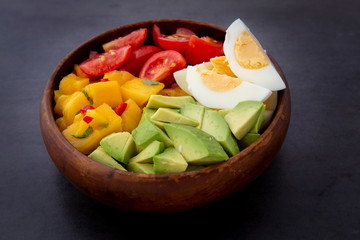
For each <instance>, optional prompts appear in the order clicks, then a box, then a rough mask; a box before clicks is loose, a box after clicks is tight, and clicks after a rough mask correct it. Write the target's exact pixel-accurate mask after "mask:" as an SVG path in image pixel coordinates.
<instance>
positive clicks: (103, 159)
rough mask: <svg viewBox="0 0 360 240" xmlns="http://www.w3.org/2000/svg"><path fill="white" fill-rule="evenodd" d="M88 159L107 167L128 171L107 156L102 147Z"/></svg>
mask: <svg viewBox="0 0 360 240" xmlns="http://www.w3.org/2000/svg"><path fill="white" fill-rule="evenodd" d="M88 157H89V158H91V159H92V160H94V161H97V162H99V163H101V164H104V165H106V166H109V167H112V168H116V169H119V170H123V171H126V169H125V168H124V167H123V166H122V165H121V164H120V163H118V162H117V161H116V160H115V159H113V158H112V157H111V156H110V155H109V154H107V153H106V152H105V151H104V149H103V148H102V147H101V146H99V147H97V148H96V149H95V150H94V151H93V152H92V153H90V154H89V156H88Z"/></svg>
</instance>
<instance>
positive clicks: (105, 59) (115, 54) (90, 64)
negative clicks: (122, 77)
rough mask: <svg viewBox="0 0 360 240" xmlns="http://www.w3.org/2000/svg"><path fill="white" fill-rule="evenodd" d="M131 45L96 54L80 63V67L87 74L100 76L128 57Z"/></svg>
mask: <svg viewBox="0 0 360 240" xmlns="http://www.w3.org/2000/svg"><path fill="white" fill-rule="evenodd" d="M130 53H131V46H129V45H127V46H125V47H122V48H118V49H115V50H110V51H108V52H104V53H102V54H98V55H96V56H94V57H92V58H89V59H87V60H85V61H84V62H82V63H80V64H79V66H80V69H81V71H83V72H84V73H85V74H86V75H88V76H101V75H103V74H105V73H107V72H110V71H112V70H115V69H118V68H119V67H120V66H121V65H123V64H124V63H125V62H126V60H127V59H128V58H129V56H130Z"/></svg>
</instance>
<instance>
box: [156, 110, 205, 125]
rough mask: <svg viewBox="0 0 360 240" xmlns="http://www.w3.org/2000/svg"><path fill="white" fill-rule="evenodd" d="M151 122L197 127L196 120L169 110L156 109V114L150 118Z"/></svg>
mask: <svg viewBox="0 0 360 240" xmlns="http://www.w3.org/2000/svg"><path fill="white" fill-rule="evenodd" d="M151 120H155V121H160V122H166V123H180V124H185V125H190V126H194V127H196V126H197V125H199V123H198V122H197V121H196V120H194V119H192V118H189V117H187V116H184V115H182V114H181V113H179V112H177V111H173V110H172V109H171V108H158V109H157V110H156V112H155V113H154V114H153V115H152V116H151Z"/></svg>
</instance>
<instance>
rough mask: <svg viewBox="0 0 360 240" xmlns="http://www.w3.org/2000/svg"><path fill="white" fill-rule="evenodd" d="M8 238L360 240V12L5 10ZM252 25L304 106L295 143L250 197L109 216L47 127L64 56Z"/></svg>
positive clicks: (334, 4) (239, 7) (160, 6)
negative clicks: (179, 27) (129, 41)
mask: <svg viewBox="0 0 360 240" xmlns="http://www.w3.org/2000/svg"><path fill="white" fill-rule="evenodd" d="M0 4H1V5H0V13H1V14H0V54H1V55H0V77H1V78H0V113H1V115H0V127H1V132H0V146H1V149H0V150H1V151H0V157H1V161H0V239H115V238H118V239H130V238H135V237H149V236H150V237H154V238H167V239H169V236H170V235H171V236H173V237H174V238H175V237H176V238H181V237H191V238H195V237H196V238H201V239H209V238H210V239H360V206H359V205H360V204H359V203H360V157H359V154H360V152H359V146H358V145H359V140H360V138H359V133H360V132H359V123H360V120H359V119H360V114H359V110H360V99H359V97H360V94H359V91H360V63H359V60H360V57H359V56H360V17H359V12H360V7H359V1H357V0H353V1H351V0H343V1H315V0H312V1H281V0H278V1H265V0H263V1H235V0H221V1H212V0H207V1H205V0H203V1H194V0H182V1H179V0H178V1H172V0H166V1H161V0H151V1H150V0H149V1H135V0H132V1H126V2H125V1H119V0H112V1H106V0H97V1H86V0H81V1H80V0H76V1H75V0H71V1H70V0H58V1H56V0H51V1H49V0H36V1H35V0H33V1H27V0H22V1H17V0H12V1H10V0H5V1H4V0H1V1H0ZM238 17H240V18H241V19H242V20H243V21H244V22H245V23H246V24H247V25H248V26H249V27H250V29H251V30H252V32H253V33H254V34H255V35H256V36H257V38H258V39H259V41H260V42H261V43H262V45H263V46H264V48H266V49H267V50H268V51H269V52H270V53H271V54H272V56H273V57H274V58H275V59H276V60H277V61H278V63H279V64H280V66H281V67H282V69H283V71H284V72H285V74H286V76H287V80H288V82H289V84H290V89H291V96H292V117H291V124H290V128H289V131H288V135H287V137H286V140H285V142H284V144H283V146H282V149H281V150H280V152H279V153H278V155H277V157H276V158H275V160H274V162H273V163H272V164H271V166H270V167H269V168H268V169H267V171H266V172H265V173H264V174H263V175H262V176H261V177H260V178H258V179H257V180H256V181H255V182H253V183H252V184H250V185H249V186H248V187H246V188H245V189H243V190H241V191H239V192H237V193H236V194H234V195H232V196H230V197H228V198H226V199H224V200H222V201H219V202H217V203H214V204H211V205H208V206H205V207H203V208H200V209H196V210H193V211H189V212H183V213H177V214H160V215H157V214H140V213H131V212H124V211H119V210H116V209H112V208H109V207H107V206H103V205H101V204H99V203H97V202H95V201H93V200H92V199H89V198H88V197H86V196H84V195H83V194H81V193H80V192H79V191H78V190H76V189H75V188H74V187H73V186H72V185H71V184H70V183H69V182H68V181H67V180H66V179H64V178H63V176H62V175H61V174H60V173H59V172H58V170H57V169H56V168H55V166H54V165H53V163H52V161H51V159H50V157H49V155H48V154H47V152H46V149H45V146H44V144H43V141H42V138H41V134H40V127H39V116H38V115H39V102H40V96H41V93H42V89H43V86H44V85H45V83H46V81H47V79H48V77H49V76H50V75H51V73H52V71H53V69H54V68H55V66H56V65H57V64H58V63H59V62H60V61H61V59H62V58H63V57H65V55H66V54H67V53H69V52H70V51H71V50H73V49H74V48H76V47H77V46H78V45H80V44H81V43H83V42H84V41H86V40H87V39H89V38H91V37H93V36H95V35H97V34H100V33H102V32H104V31H107V30H109V29H112V28H114V27H117V26H120V25H124V24H129V23H132V22H137V21H143V20H151V19H157V18H186V19H193V20H199V21H205V22H209V23H214V24H217V25H221V26H224V27H227V26H228V25H229V24H231V23H232V21H234V20H235V19H236V18H238Z"/></svg>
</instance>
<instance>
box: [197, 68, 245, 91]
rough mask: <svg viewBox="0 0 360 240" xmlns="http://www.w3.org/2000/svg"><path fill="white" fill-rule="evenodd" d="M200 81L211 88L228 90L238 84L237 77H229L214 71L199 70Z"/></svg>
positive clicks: (239, 81)
mask: <svg viewBox="0 0 360 240" xmlns="http://www.w3.org/2000/svg"><path fill="white" fill-rule="evenodd" d="M197 71H199V72H200V77H201V80H202V82H203V83H204V84H205V85H206V86H207V87H208V88H209V89H211V90H214V91H221V92H222V91H228V90H231V89H234V88H236V87H237V86H239V85H240V83H241V80H240V79H239V78H234V77H230V76H227V75H224V74H218V73H216V72H214V71H209V70H199V69H197Z"/></svg>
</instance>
